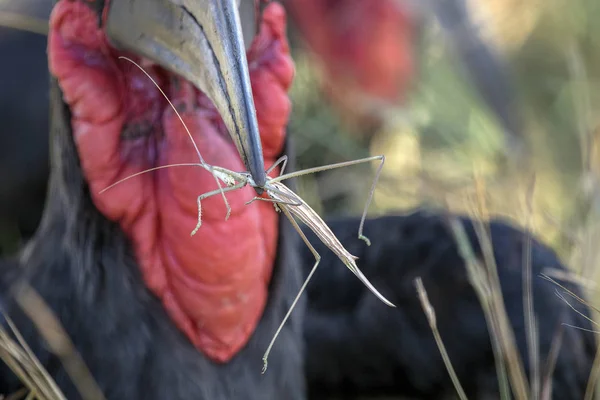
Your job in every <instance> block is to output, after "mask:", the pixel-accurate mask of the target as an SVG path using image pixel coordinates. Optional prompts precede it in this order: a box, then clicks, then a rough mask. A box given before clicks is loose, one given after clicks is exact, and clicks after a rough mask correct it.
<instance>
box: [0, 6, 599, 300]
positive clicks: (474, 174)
mask: <svg viewBox="0 0 600 400" xmlns="http://www.w3.org/2000/svg"><path fill="white" fill-rule="evenodd" d="M284 5H285V6H286V7H287V8H288V11H289V13H290V17H291V19H290V23H289V38H290V43H291V45H292V51H293V57H294V60H295V62H296V74H297V75H296V78H295V80H294V85H293V88H292V90H291V97H292V101H293V112H292V118H291V122H290V125H289V134H290V136H291V137H292V138H302V140H296V141H295V143H296V152H297V163H298V165H297V167H298V168H307V167H313V166H320V165H326V164H330V163H334V162H339V161H345V160H350V159H356V158H361V157H366V156H368V155H376V154H385V156H386V164H385V166H384V168H383V173H382V175H381V180H380V182H379V184H378V186H377V189H376V196H375V200H374V203H373V206H372V207H371V209H370V211H369V215H378V214H383V213H405V212H410V211H411V210H413V209H415V208H416V207H433V208H447V209H450V210H453V211H458V212H461V213H472V212H473V210H474V209H475V208H476V206H477V204H479V207H480V206H481V204H482V200H483V199H484V200H485V206H486V208H487V211H488V212H489V214H491V215H502V216H505V217H508V218H510V219H511V220H512V221H513V222H514V223H516V224H517V225H519V226H521V227H524V228H529V229H531V230H533V231H534V232H535V233H536V234H537V236H538V237H539V238H540V239H541V240H542V241H544V242H545V243H547V244H549V245H550V246H552V247H553V248H554V249H555V250H556V251H557V252H558V253H559V254H560V256H561V258H562V259H563V260H564V261H565V262H566V263H567V264H568V265H569V266H570V267H572V269H573V272H574V275H573V277H572V278H573V279H578V280H580V281H582V282H584V283H585V284H586V286H587V287H588V288H589V289H591V290H593V289H594V288H595V282H596V281H597V278H598V277H597V274H598V273H599V271H600V268H598V267H597V266H598V256H599V252H598V247H599V246H598V245H597V244H598V243H599V238H600V232H599V227H598V222H599V221H600V219H599V213H600V197H599V192H600V186H599V179H600V175H599V172H600V147H599V144H598V138H599V136H600V125H599V123H600V118H599V114H598V112H596V111H597V110H600V104H599V103H600V86H599V85H600V81H599V80H598V79H599V74H600V25H599V24H598V23H597V22H598V21H599V20H600V2H599V1H597V0H576V1H573V0H545V1H541V0H519V1H516V0H428V1H411V0H377V1H374V0H372V1H360V0H286V1H284ZM50 8H51V2H50V1H49V0H47V1H42V0H18V1H17V0H0V26H2V27H1V28H0V54H2V63H0V71H1V72H2V79H0V127H2V128H0V129H1V130H0V254H10V253H12V252H14V251H16V249H17V248H18V247H19V246H20V245H21V243H22V240H23V239H24V238H26V237H28V235H31V234H32V233H33V232H34V231H35V228H36V226H37V224H38V222H39V218H40V215H41V214H40V213H41V209H42V207H43V202H44V193H45V190H46V187H45V179H46V174H47V172H48V163H49V161H48V144H47V135H46V134H45V133H46V132H47V123H48V121H47V108H44V107H47V80H48V78H47V67H46V64H45V63H46V59H45V57H46V55H45V37H44V32H45V21H44V20H45V19H46V18H47V16H48V13H49V10H50ZM32 32H33V33H32ZM376 167H377V165H374V164H373V165H372V164H364V165H360V166H355V167H349V168H343V169H339V170H333V171H324V172H321V173H318V174H315V175H311V176H306V177H304V178H302V179H301V180H300V182H299V189H300V194H301V195H302V196H303V197H304V198H305V199H306V200H307V201H308V202H309V204H311V205H312V206H313V207H314V208H315V209H316V210H317V212H319V213H320V214H325V215H341V214H343V215H348V214H360V213H361V212H362V209H363V206H364V201H365V200H366V198H367V196H368V193H369V188H370V185H371V181H372V179H373V176H374V173H375V170H376ZM594 293H595V292H594ZM594 298H595V299H596V300H597V301H595V304H600V298H598V297H597V296H596V297H594Z"/></svg>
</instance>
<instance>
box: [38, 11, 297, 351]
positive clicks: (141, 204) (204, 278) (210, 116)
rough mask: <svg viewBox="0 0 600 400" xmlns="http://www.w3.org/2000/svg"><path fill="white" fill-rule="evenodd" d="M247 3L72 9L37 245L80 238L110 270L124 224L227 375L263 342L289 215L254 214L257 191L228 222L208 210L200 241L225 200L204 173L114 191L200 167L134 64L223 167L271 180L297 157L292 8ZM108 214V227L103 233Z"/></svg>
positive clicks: (58, 54) (177, 311) (52, 50)
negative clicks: (54, 235) (271, 172)
mask: <svg viewBox="0 0 600 400" xmlns="http://www.w3.org/2000/svg"><path fill="white" fill-rule="evenodd" d="M247 2H251V0H242V4H241V5H240V4H238V3H239V0H238V1H236V0H60V1H58V2H57V4H56V5H55V7H54V9H53V11H52V14H51V17H50V29H49V34H48V59H49V69H50V72H51V75H52V76H53V86H52V93H51V96H52V97H51V124H52V134H53V138H52V155H51V156H52V176H51V181H50V189H49V197H48V204H47V206H46V211H45V216H44V220H43V221H42V225H41V227H40V231H38V234H37V236H43V235H44V233H43V232H47V231H49V230H51V229H52V228H51V227H50V226H52V225H53V224H54V226H65V225H66V227H61V228H60V229H61V230H62V231H66V234H65V236H68V239H62V242H61V246H62V247H64V248H65V252H67V253H69V252H70V253H71V254H73V253H74V252H79V253H85V252H86V251H96V252H97V254H98V255H97V257H96V258H97V259H98V262H99V263H104V262H107V263H108V261H105V258H104V255H103V254H106V253H107V252H109V251H110V249H108V247H109V246H108V244H107V242H110V241H111V240H114V238H112V237H111V236H110V235H108V234H106V232H108V231H109V230H110V229H109V228H106V226H111V225H110V224H109V222H110V223H117V224H118V227H119V228H120V229H121V231H122V232H123V233H125V235H126V237H127V238H128V240H129V244H130V245H131V247H132V249H133V252H134V254H135V263H136V264H137V266H138V267H139V269H140V270H141V274H142V276H143V279H144V283H145V284H146V287H147V288H148V289H150V291H151V292H152V293H153V294H154V295H155V296H156V297H158V298H159V299H160V301H161V302H162V305H163V307H164V309H165V310H166V312H167V314H168V315H169V316H170V318H171V320H172V321H173V322H174V323H175V324H176V325H177V327H178V328H179V329H180V330H181V331H183V332H184V333H185V334H186V336H187V337H188V338H189V339H190V340H191V341H192V342H193V343H194V345H195V346H196V347H197V348H198V349H199V350H201V351H202V352H203V353H204V354H206V355H207V356H208V357H210V358H211V359H213V360H216V361H221V362H225V361H228V360H230V359H231V358H232V357H233V356H235V355H236V353H237V352H238V351H239V350H240V349H241V348H243V347H244V345H245V344H246V343H247V342H248V340H249V338H250V336H251V335H252V333H253V332H254V329H255V328H256V326H257V324H258V322H259V321H260V319H261V316H262V313H263V310H264V308H265V306H266V304H267V298H268V292H269V290H268V289H269V282H270V279H271V274H272V270H273V266H274V264H275V262H274V260H275V256H276V251H277V242H278V229H279V228H278V216H277V213H276V212H275V210H274V208H273V206H272V205H271V204H268V203H266V202H259V203H261V204H253V205H251V206H245V205H244V204H245V203H246V202H247V201H248V200H250V199H252V197H253V196H255V195H256V194H255V193H254V192H253V190H252V189H251V188H250V187H246V188H243V189H241V190H239V191H235V192H230V193H228V194H227V200H228V201H229V204H230V205H231V208H232V212H231V216H230V218H229V220H225V205H224V204H223V200H222V198H221V197H220V196H214V197H211V198H208V199H206V200H203V201H202V228H201V229H200V230H199V231H198V233H197V234H196V235H195V236H193V237H191V236H190V232H191V231H192V229H193V228H194V226H195V225H196V222H197V220H198V213H199V210H198V205H197V202H196V198H197V196H198V195H200V194H203V193H206V192H208V191H211V190H214V189H216V188H217V186H216V183H215V181H214V179H213V177H212V176H211V175H210V174H209V173H208V172H207V171H205V170H203V169H201V168H194V167H185V168H168V169H160V170H156V171H153V172H150V173H147V174H143V175H141V176H138V177H136V178H134V179H130V180H127V181H125V182H123V183H121V184H119V185H117V186H115V187H114V188H112V189H111V190H110V191H107V192H105V193H102V194H100V192H101V191H102V190H103V189H105V188H106V187H108V186H109V185H111V184H113V183H115V182H117V181H119V180H120V179H123V178H125V177H128V176H130V175H132V174H135V173H138V172H141V171H144V170H147V169H149V168H152V167H157V166H164V165H167V164H173V163H194V162H195V163H197V162H198V155H197V153H196V150H195V148H194V146H193V144H192V143H191V141H190V138H189V136H188V134H187V132H186V130H184V127H183V126H182V124H181V122H180V120H179V118H178V117H177V115H176V113H175V112H174V110H173V109H171V107H170V106H169V104H168V103H167V101H166V100H165V99H164V98H163V96H162V95H161V93H160V91H159V90H158V89H157V88H156V86H155V85H154V84H153V83H152V81H151V80H150V79H148V77H147V76H146V75H145V74H144V73H143V72H142V71H140V70H139V69H138V68H137V67H136V66H135V65H133V64H131V63H130V62H128V61H126V60H123V59H121V58H120V56H122V55H125V56H127V57H129V58H131V59H133V60H135V61H136V62H137V63H138V64H140V65H141V66H142V67H143V68H144V70H145V71H146V72H147V73H148V74H149V75H150V76H151V77H152V78H153V79H154V80H155V81H156V82H157V83H158V85H159V86H160V87H161V89H163V90H164V92H165V93H166V94H167V96H168V97H169V99H170V100H171V101H172V103H173V104H174V106H175V108H176V109H177V110H178V112H179V113H180V115H181V117H182V119H183V120H184V121H185V123H186V125H187V126H188V128H189V130H190V132H191V136H192V137H193V139H194V142H195V143H196V144H197V146H198V148H199V150H200V152H201V153H202V156H203V158H204V159H205V160H206V161H207V162H208V163H210V164H212V165H218V166H222V167H225V168H228V169H230V170H234V171H241V170H249V171H250V172H251V173H252V175H253V178H254V180H255V182H256V183H257V184H258V185H261V184H262V183H264V182H265V179H266V176H265V167H264V165H263V163H266V164H267V166H269V165H270V164H272V163H273V162H274V161H275V160H276V159H277V158H278V157H279V156H280V155H281V152H282V150H283V146H284V141H285V126H286V123H287V119H288V116H289V112H290V107H291V106H290V101H289V99H288V96H287V90H288V89H289V87H290V85H291V81H292V78H293V74H294V67H293V62H292V60H291V57H290V54H289V47H288V44H287V41H286V37H285V12H284V10H283V8H282V7H281V5H279V4H277V3H270V4H269V5H267V6H266V7H264V9H263V10H262V11H261V12H260V15H259V16H258V17H259V18H257V16H255V15H254V13H253V12H250V13H249V14H246V13H244V14H243V15H241V18H240V14H239V13H238V6H240V9H245V10H250V11H253V10H255V8H254V3H253V2H251V3H252V4H251V6H248V4H247ZM242 5H243V6H244V7H243V8H242V7H241V6H242ZM255 18H256V21H257V22H260V25H259V26H257V27H256V28H257V29H254V28H253V24H254V21H255ZM242 26H244V27H249V29H246V32H245V34H244V32H243V31H244V29H243V28H242ZM244 38H245V39H244ZM247 60H248V61H247ZM251 85H252V86H251ZM59 103H60V104H59ZM255 110H256V111H255ZM61 126H62V127H61ZM261 142H262V148H261ZM263 157H264V159H263ZM263 160H264V161H263ZM275 173H276V172H275ZM73 182H75V183H73ZM78 182H81V183H78ZM90 201H91V202H90ZM87 204H89V205H87ZM98 212H99V213H100V214H101V215H100V217H99V218H101V219H102V221H101V222H92V218H91V217H90V215H97V214H98ZM106 220H108V221H106ZM61 224H62V225H61ZM107 224H108V225H107ZM100 234H101V235H104V236H102V239H99V238H98V235H100ZM92 237H96V239H92ZM40 240H45V239H43V238H40ZM74 243H76V244H74ZM112 246H113V247H114V245H112ZM117 246H121V244H120V243H118V244H117ZM82 249H83V250H82ZM70 257H71V258H72V259H73V260H72V264H77V263H79V264H81V260H80V259H78V258H77V257H74V256H70ZM122 262H125V261H122ZM114 267H115V268H116V267H118V266H114ZM102 268H103V269H110V268H113V267H112V266H107V265H104V264H103V266H102Z"/></svg>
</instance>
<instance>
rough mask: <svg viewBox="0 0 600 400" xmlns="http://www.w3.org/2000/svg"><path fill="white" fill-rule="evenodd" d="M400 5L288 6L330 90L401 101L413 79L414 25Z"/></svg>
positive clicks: (348, 1)
mask: <svg viewBox="0 0 600 400" xmlns="http://www.w3.org/2000/svg"><path fill="white" fill-rule="evenodd" d="M401 3H402V2H401V1H400V0H378V1H356V0H290V1H289V3H288V4H289V7H290V10H291V11H292V12H293V16H294V19H295V22H296V24H297V26H298V28H299V30H300V31H301V32H302V34H303V36H304V39H305V40H306V43H307V44H308V46H309V48H310V49H311V50H312V51H313V52H314V53H315V54H316V56H317V57H318V58H319V59H320V60H322V63H323V67H324V69H325V72H326V73H327V76H326V77H325V78H324V80H325V82H326V85H328V86H330V87H334V88H335V89H336V90H338V91H341V92H348V91H355V92H358V93H361V94H366V95H368V96H372V97H375V98H379V99H382V100H387V101H402V100H403V99H404V97H405V95H406V91H407V88H408V87H409V85H410V83H411V81H412V79H413V74H414V70H413V29H414V27H413V25H414V24H413V22H412V16H411V15H410V13H409V12H408V11H407V10H404V9H402V8H401V7H402V4H401Z"/></svg>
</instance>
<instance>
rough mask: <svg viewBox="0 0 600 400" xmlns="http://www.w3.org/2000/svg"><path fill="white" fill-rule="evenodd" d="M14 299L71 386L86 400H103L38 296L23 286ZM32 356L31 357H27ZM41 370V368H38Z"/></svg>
mask: <svg viewBox="0 0 600 400" xmlns="http://www.w3.org/2000/svg"><path fill="white" fill-rule="evenodd" d="M16 300H17V302H18V304H19V306H20V307H21V308H22V309H23V311H24V312H25V313H26V314H27V316H28V317H29V318H30V319H31V320H32V321H33V323H34V325H35V327H36V329H37V330H38V332H39V333H40V334H41V336H42V337H43V338H44V339H45V340H46V342H47V343H48V345H49V347H50V349H51V350H52V352H53V353H54V354H56V355H57V356H58V357H59V358H60V360H61V362H62V364H63V366H64V368H65V370H66V372H67V374H68V375H69V377H70V378H71V380H72V382H73V384H74V385H75V387H76V388H77V390H78V391H79V393H80V394H81V396H82V398H84V399H86V400H104V395H103V394H102V391H101V390H100V388H99V387H98V385H97V383H96V381H95V380H94V378H93V377H92V374H91V372H90V371H89V369H88V368H87V366H86V365H85V362H84V361H83V359H82V358H81V356H80V355H79V353H78V352H77V350H76V349H75V346H74V345H73V343H72V342H71V339H70V338H69V335H68V334H67V332H66V331H65V330H64V329H63V327H62V325H61V323H60V322H59V321H58V319H57V318H56V317H55V316H54V313H53V312H52V310H51V309H50V308H49V307H48V305H47V304H46V302H45V301H44V300H43V299H42V298H41V297H40V295H39V294H38V293H37V292H36V291H35V290H34V289H33V288H31V287H30V286H28V285H23V286H22V287H21V288H20V290H19V292H18V295H17V296H16ZM31 355H32V356H33V354H31ZM39 367H40V368H42V365H41V364H40V365H39Z"/></svg>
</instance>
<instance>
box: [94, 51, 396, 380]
mask: <svg viewBox="0 0 600 400" xmlns="http://www.w3.org/2000/svg"><path fill="white" fill-rule="evenodd" d="M119 58H123V59H125V60H127V61H129V62H131V63H132V64H134V65H135V66H137V67H138V68H139V69H140V70H141V71H142V72H143V73H144V74H145V75H146V76H147V77H148V78H149V79H150V80H151V81H152V82H153V83H154V85H155V86H156V87H157V88H158V90H159V91H160V92H161V94H162V95H163V96H164V98H165V99H166V100H167V102H168V103H169V105H170V106H171V107H172V109H173V110H174V111H175V113H176V115H177V117H178V118H179V120H180V122H181V123H182V125H183V127H184V129H185V130H186V132H187V134H188V136H189V138H190V140H191V141H192V143H193V145H194V148H195V150H196V153H197V155H198V158H199V162H198V163H179V164H169V165H163V166H158V167H154V168H150V169H147V170H144V171H141V172H138V173H136V174H133V175H130V176H128V177H126V178H124V179H121V180H119V181H117V182H115V183H113V184H112V185H110V186H108V187H106V188H105V189H103V190H102V191H100V193H104V192H105V191H107V190H109V189H110V188H112V187H114V186H116V185H118V184H120V183H122V182H124V181H126V180H129V179H131V178H134V177H136V176H139V175H142V174H145V173H148V172H151V171H156V170H159V169H165V168H172V167H191V166H195V167H201V168H203V169H205V170H206V171H208V172H209V173H211V174H212V175H213V177H214V178H215V180H216V182H217V184H218V186H219V189H216V190H213V191H210V192H207V193H204V194H201V195H200V196H198V198H197V205H198V223H197V224H196V227H195V228H194V229H193V230H192V232H191V234H190V235H191V236H193V235H195V234H196V233H197V232H198V230H199V229H200V227H201V226H202V200H204V199H206V198H208V197H212V196H215V195H219V194H220V195H221V196H222V197H223V201H224V202H225V207H226V208H227V213H226V215H225V220H227V219H228V218H229V215H230V213H231V207H230V205H229V203H228V202H227V199H226V197H225V193H227V192H231V191H233V190H237V189H241V188H243V187H245V186H251V187H252V188H255V189H262V190H263V191H264V192H265V193H266V194H267V195H268V196H269V197H268V198H265V197H258V196H256V197H254V198H253V199H251V200H250V201H248V202H246V203H245V204H246V205H249V204H250V203H253V202H254V201H267V202H271V203H273V205H274V207H275V210H277V211H278V212H281V213H283V214H284V215H285V216H286V217H287V218H288V219H289V221H290V223H291V224H292V226H293V227H294V229H295V230H296V231H297V232H298V234H299V235H300V237H301V238H302V240H303V241H304V243H305V244H306V246H308V248H309V249H310V251H311V253H312V254H313V255H314V257H315V264H314V265H313V267H312V269H311V271H310V273H309V274H308V277H307V278H306V279H305V281H304V283H303V284H302V287H301V288H300V290H299V291H298V294H297V295H296V297H295V298H294V301H293V302H292V305H291V306H290V309H289V310H288V312H287V313H286V315H285V316H284V318H283V320H282V322H281V324H280V325H279V327H278V328H277V331H276V332H275V334H274V335H273V338H272V339H271V342H270V343H269V346H268V347H267V350H266V351H265V354H264V356H263V369H262V373H263V374H264V373H265V372H266V370H267V366H268V357H269V353H270V351H271V349H272V347H273V345H274V343H275V340H276V339H277V337H278V335H279V333H280V332H281V329H282V328H283V326H284V325H285V323H286V321H287V320H288V318H289V316H290V314H291V313H292V311H293V309H294V307H295V306H296V303H297V302H298V300H299V299H300V296H301V295H302V293H303V292H304V290H305V289H306V286H307V285H308V282H309V281H310V279H311V278H312V276H313V274H314V272H315V271H316V270H317V267H318V265H319V263H320V261H321V256H320V255H319V253H318V252H317V251H316V249H315V248H314V247H313V246H312V245H311V243H310V242H309V240H308V238H307V237H306V235H305V234H304V233H303V232H302V229H301V228H300V226H299V225H298V222H296V219H295V218H297V219H298V220H300V221H302V222H303V223H304V224H306V225H307V226H308V227H309V228H310V229H311V230H312V231H313V232H314V233H315V235H316V236H317V237H318V238H319V239H320V240H321V241H322V242H323V243H324V244H325V245H326V246H327V247H328V248H329V249H330V250H331V251H333V252H334V253H335V254H336V255H337V256H338V258H339V259H340V260H341V261H342V262H343V263H344V265H345V266H346V267H347V268H348V269H349V270H350V271H351V272H352V273H353V274H354V275H356V277H357V278H358V279H359V280H360V281H361V282H362V283H363V284H364V285H365V286H366V287H367V288H368V289H369V290H370V291H371V292H373V294H375V296H377V297H378V298H379V299H380V300H381V301H382V302H383V303H385V304H386V305H388V306H390V307H395V305H394V304H392V303H391V302H390V301H389V300H388V299H386V298H385V297H384V296H383V295H382V294H381V293H379V291H378V290H377V289H376V288H375V287H374V286H373V285H372V284H371V282H370V281H369V280H368V279H367V278H366V277H365V276H364V275H363V273H362V272H361V271H360V269H359V268H358V267H357V265H356V260H357V259H358V257H355V256H353V255H352V254H350V252H349V251H348V250H346V248H345V247H344V246H343V245H342V244H341V243H340V241H339V240H338V238H337V237H336V236H335V235H334V233H333V232H332V231H331V229H330V228H329V227H328V226H327V224H326V223H325V222H324V221H323V219H322V218H321V217H320V216H319V215H318V214H317V213H316V212H315V211H314V210H313V209H312V208H311V207H310V206H309V205H308V204H307V203H306V202H305V201H304V200H302V198H301V197H300V196H298V195H297V194H296V193H294V192H293V191H292V190H290V189H289V188H288V187H287V186H285V185H284V184H283V183H282V181H284V180H286V179H290V178H296V177H300V176H303V175H308V174H312V173H315V172H320V171H326V170H331V169H337V168H343V167H348V166H352V165H357V164H363V163H367V162H371V161H376V160H378V161H380V164H379V167H378V169H377V172H376V174H375V179H374V180H373V184H372V186H371V189H370V192H369V197H368V199H367V202H366V204H365V208H364V211H363V214H362V218H361V221H360V225H359V228H358V237H359V238H360V239H362V240H363V241H365V243H367V245H369V246H370V245H371V242H370V240H369V239H368V238H367V237H366V236H364V235H363V227H364V222H365V218H366V214H367V210H368V208H369V205H370V204H371V201H372V199H373V194H374V192H375V186H376V185H377V181H378V179H379V175H380V173H381V170H382V168H383V164H384V162H385V156H383V155H380V156H372V157H367V158H362V159H359V160H353V161H346V162H340V163H336V164H331V165H326V166H321V167H314V168H308V169H305V170H302V171H296V172H291V173H287V174H285V173H284V171H285V167H286V164H287V160H288V158H287V156H282V157H281V158H279V159H278V160H277V161H276V162H275V163H274V164H273V165H272V166H271V167H270V168H269V169H268V170H267V171H266V175H267V182H266V183H265V185H264V186H262V187H261V186H258V185H257V184H256V183H255V182H254V180H253V179H252V176H251V174H250V173H249V172H234V171H231V170H229V169H226V168H223V167H219V166H214V165H210V164H208V163H207V162H205V161H204V159H203V158H202V156H201V154H200V150H199V149H198V146H197V145H196V143H195V141H194V139H193V137H192V134H191V133H190V131H189V129H188V127H187V125H186V124H185V122H184V121H183V118H182V117H181V115H180V114H179V112H178V111H177V109H176V108H175V106H174V105H173V104H172V103H171V100H169V98H168V97H167V95H166V94H165V93H164V92H163V90H162V89H161V88H160V87H159V85H158V84H157V83H156V81H155V80H154V79H153V78H152V77H151V76H150V75H149V74H148V73H147V72H146V71H145V70H144V69H143V68H142V67H141V66H140V65H138V64H137V63H136V62H135V61H133V60H131V59H129V58H127V57H123V56H121V57H119ZM280 164H281V172H280V175H279V176H278V177H275V178H273V177H271V176H269V174H270V173H272V172H273V170H274V169H275V168H276V167H277V166H278V165H280ZM220 181H222V182H223V183H225V185H226V187H222V185H221V183H220ZM294 217H295V218H294Z"/></svg>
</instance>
